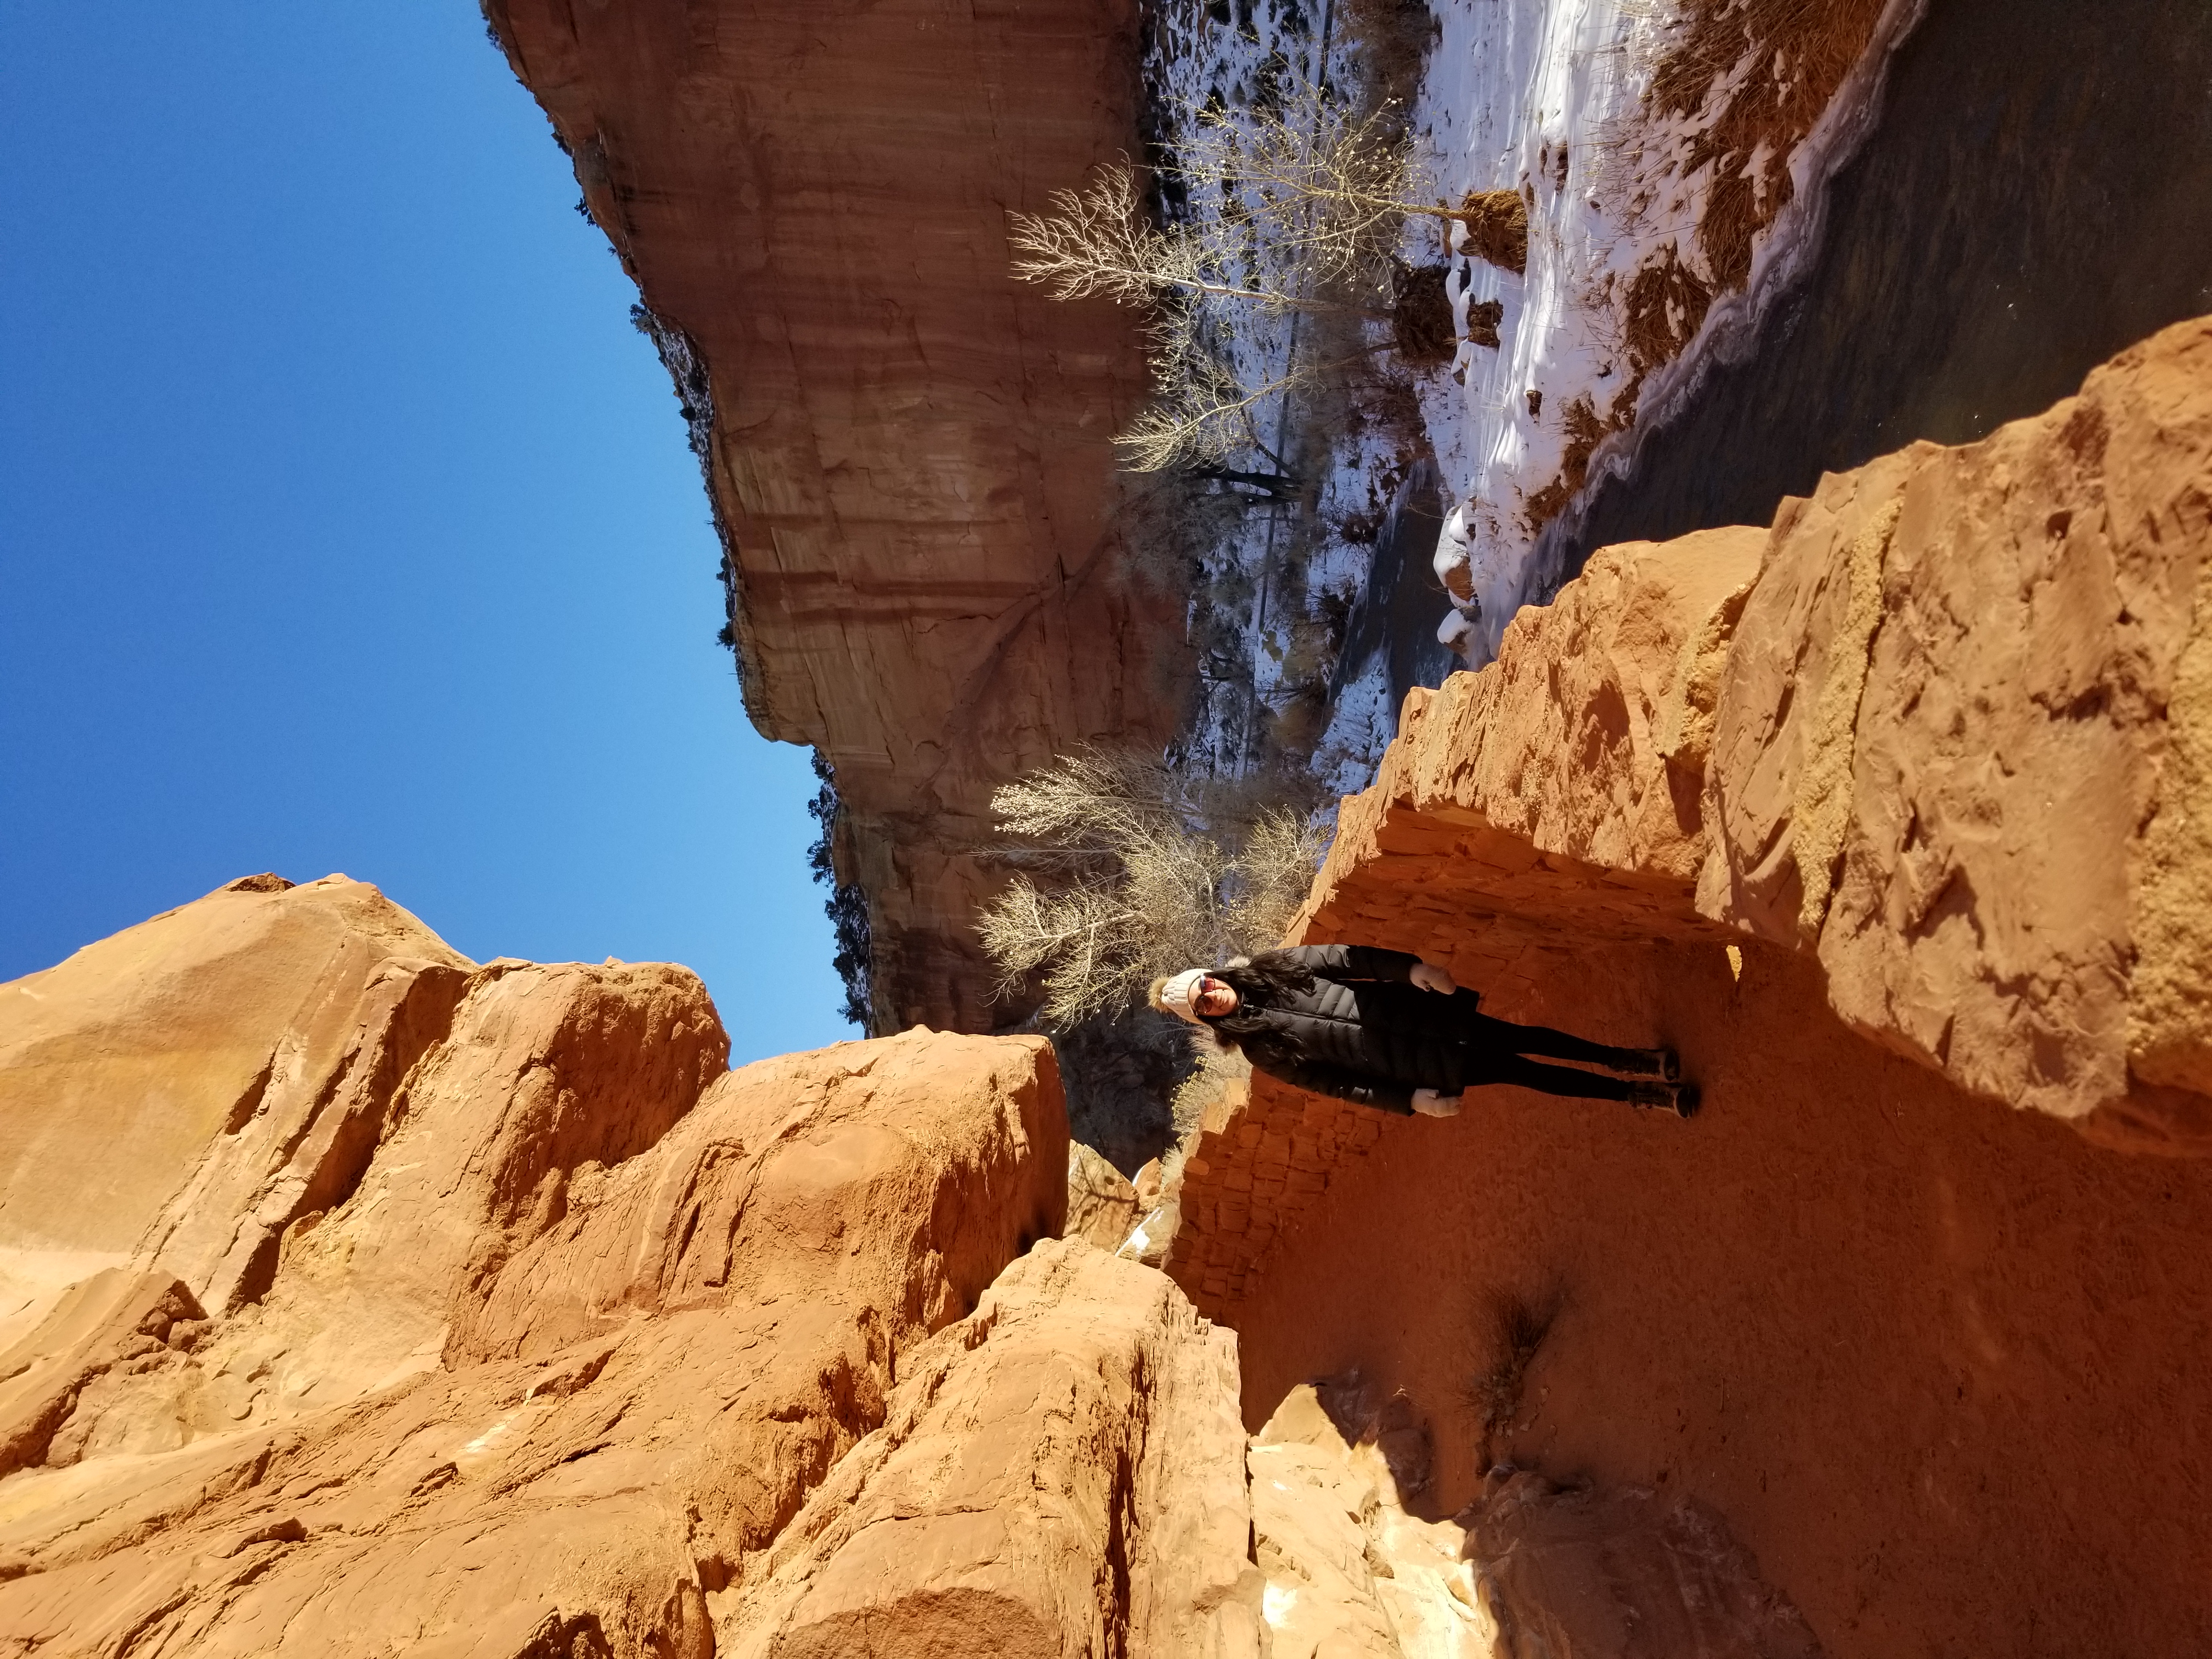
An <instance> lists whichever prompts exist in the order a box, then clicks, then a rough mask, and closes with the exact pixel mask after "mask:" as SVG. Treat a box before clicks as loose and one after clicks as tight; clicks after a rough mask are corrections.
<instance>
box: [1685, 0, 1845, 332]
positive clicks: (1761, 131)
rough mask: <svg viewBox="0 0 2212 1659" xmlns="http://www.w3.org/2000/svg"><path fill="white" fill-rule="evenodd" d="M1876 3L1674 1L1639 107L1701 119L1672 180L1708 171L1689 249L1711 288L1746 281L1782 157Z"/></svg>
mask: <svg viewBox="0 0 2212 1659" xmlns="http://www.w3.org/2000/svg"><path fill="white" fill-rule="evenodd" d="M1883 3H1884V0H1679V3H1678V5H1677V8H1676V10H1675V15H1674V29H1673V40H1672V42H1671V44H1670V45H1669V46H1668V49H1667V52H1666V54H1665V55H1664V56H1663V57H1662V58H1661V59H1660V60H1659V63H1658V64H1657V66H1656V68H1655V70H1653V73H1652V78H1651V89H1650V94H1648V108H1649V110H1650V113H1651V114H1652V115H1653V116H1654V117H1656V118H1683V119H1688V118H1694V117H1697V116H1699V114H1700V113H1701V112H1711V119H1710V120H1708V121H1707V122H1706V123H1705V125H1704V129H1703V131H1701V132H1700V133H1699V136H1698V137H1697V139H1696V141H1695V143H1693V144H1692V148H1691V150H1690V153H1689V156H1688V158H1687V160H1686V161H1685V163H1684V165H1683V172H1684V173H1695V172H1696V171H1697V170H1698V169H1699V167H1704V166H1705V165H1706V164H1707V163H1708V162H1711V164H1713V185H1712V193H1711V197H1709V198H1708V202H1707V205H1706V210H1705V217H1704V219H1703V221H1702V222H1700V223H1699V228H1698V243H1699V247H1700V248H1701V249H1702V250H1703V252H1704V253H1705V261H1706V264H1707V265H1708V267H1709V268H1710V269H1711V272H1712V276H1713V282H1714V285H1715V287H1716V289H1717V290H1718V291H1721V292H1726V291H1728V290H1729V289H1738V288H1741V287H1742V286H1743V284H1744V283H1745V282H1746V281H1747V279H1748V278H1749V276H1750V275H1751V252H1752V243H1753V240H1755V239H1756V238H1757V236H1758V234H1759V232H1760V231H1762V230H1764V229H1765V228H1766V227H1767V226H1768V225H1770V224H1771V223H1772V222H1774V216H1775V215H1777V214H1778V213H1779V212H1781V211H1782V210H1783V209H1784V207H1785V206H1787V205H1788V204H1789V202H1790V195H1791V192H1792V185H1791V184H1790V171H1789V160H1790V152H1791V151H1792V150H1794V149H1796V148H1797V146H1798V144H1799V143H1801V142H1802V141H1803V139H1804V137H1805V135H1806V134H1807V133H1808V132H1810V131H1812V130H1813V125H1814V122H1816V121H1818V120H1819V119H1820V114H1821V112H1822V111H1824V110H1826V108H1827V106H1828V103H1829V100H1831V99H1832V98H1833V97H1834V96H1835V95H1836V89H1837V88H1838V87H1840V86H1841V85H1842V84H1843V82H1844V76H1846V75H1848V74H1850V70H1851V65H1852V64H1856V63H1857V62H1858V60H1859V56H1860V54H1861V53H1863V52H1865V51H1866V49H1867V45H1868V43H1869V41H1870V40H1873V39H1874V28H1875V22H1876V21H1879V19H1880V18H1881V10H1882V5H1883ZM1745 66H1748V67H1745ZM1716 100H1717V101H1718V107H1717V110H1715V109H1714V108H1713V106H1714V104H1715V102H1716Z"/></svg>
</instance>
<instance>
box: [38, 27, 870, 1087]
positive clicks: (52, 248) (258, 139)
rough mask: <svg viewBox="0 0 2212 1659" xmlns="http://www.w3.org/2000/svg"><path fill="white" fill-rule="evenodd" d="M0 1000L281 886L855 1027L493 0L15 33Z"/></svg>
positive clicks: (771, 1033) (673, 419) (610, 282)
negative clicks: (339, 875)
mask: <svg viewBox="0 0 2212 1659" xmlns="http://www.w3.org/2000/svg"><path fill="white" fill-rule="evenodd" d="M0 130H4V132H5V136H6V141H7V154H8V156H9V183H8V186H7V190H6V195H5V200H6V208H7V217H8V220H9V228H8V229H7V231H6V232H5V234H4V239H0V422H4V429H0V767H3V768H4V770H3V771H0V775H4V778H5V783H4V793H0V807H4V817H0V825H4V827H0V980H4V979H9V978H12V977H15V975H20V974H23V973H27V972H29V971H31V970H33V969H38V968H42V967H45V966H47V965H49V964H51V963H53V962H55V961H58V959H60V958H61V957H64V956H65V955H67V954H68V953H69V952H70V951H72V950H75V949H76V947H77V946H79V945H83V944H85V943H87V942H88V941H90V940H92V939H97V938H100V937H101V936H102V935H104V934H106V933H112V932H113V931H115V930H116V929H118V928H119V927H127V926H129V925H130V924H131V923H133V922H135V921H141V920H143V918H144V917H146V916H148V915H152V914H153V913H155V912H156V911H159V910H161V909H165V908H168V907H169V906H171V905H173V904H177V903H179V902H183V901H184V900H186V899H189V898H192V897H195V896H197V895H199V894H201V893H204V892H205V891H207V890H210V889H211V888H214V887H216V886H218V885H220V884H222V883H223V882H225V881H228V880H230V879H231V878H234V877H237V876H240V875H244V874H246V873H249V872H254V871H259V870H275V871H276V872H279V873H281V874H283V875H286V876H289V877H291V878H293V879H295V880H306V879H310V878H313V877H316V876H319V875H323V874H325V873H327V872H330V871H333V870H343V871H344V872H346V873H348V874H349V875H352V876H356V877H358V878H362V879H363V880H368V881H373V882H374V883H376V884H378V885H379V886H380V887H382V888H383V889H384V890H385V891H386V892H387V893H388V894H390V895H391V896H392V897H393V898H394V899H396V900H398V902H400V903H402V904H404V905H405V906H406V907H407V908H410V910H412V911H414V912H415V913H416V915H419V916H421V917H422V919H423V920H424V921H427V922H428V923H429V924H430V926H432V927H435V928H436V929H437V930H438V931H439V932H440V933H441V934H443V935H444V936H445V937H446V939H448V940H449V941H451V942H452V943H453V945H454V946H455V947H457V948H458V949H459V950H461V951H465V952H467V953H468V954H469V955H471V956H472V957H477V958H479V959H481V958H484V957H492V956H497V955H502V954H504V955H510V956H520V957H535V958H538V959H541V960H571V959H579V960H598V959H599V958H600V957H608V956H617V957H625V958H628V959H631V960H653V959H661V960H673V961H678V962H683V963H688V964H689V965H690V966H691V967H693V968H695V969H697V970H698V971H699V972H700V974H701V975H702V976H703V977H704V978H705V980H706V981H707V984H708V987H709V988H710V989H711V990H712V991H713V992H714V995H715V999H716V1001H717V1003H718V1004H719V1005H720V1008H721V1011H722V1015H723V1018H724V1020H725V1021H726V1023H727V1024H728V1025H729V1026H730V1029H731V1036H732V1044H733V1050H734V1058H735V1059H737V1060H740V1061H742V1060H748V1059H752V1058H757V1057H758V1056H760V1055H763V1054H774V1053H780V1052H783V1051H786V1050H789V1049H794V1048H808V1047H812V1046H815V1045H817V1044H820V1043H823V1042H830V1041H834V1040H835V1039H836V1038H838V1037H841V1036H852V1035H854V1032H853V1030H852V1028H851V1027H849V1026H848V1025H847V1024H845V1023H844V1021H843V1020H842V1018H841V1017H840V1016H839V1014H838V1012H837V1008H838V1002H839V987H837V985H836V980H835V977H834V975H832V974H831V972H830V970H829V956H830V950H831V946H830V940H829V924H828V922H827V921H825V920H824V919H823V915H822V898H823V891H822V890H821V889H820V888H818V887H817V886H814V885H813V884H811V883H810V882H809V881H808V879H807V872H806V870H805V846H806V843H807V842H809V841H810V840H811V838H812V835H813V825H812V822H811V819H809V818H808V817H807V816H806V813H805V801H806V799H807V798H808V797H809V796H810V795H811V793H812V791H813V780H812V776H811V772H810V770H809V769H808V763H807V762H808V757H807V754H806V751H805V750H800V749H795V748H792V747H789V746H787V745H783V744H769V743H766V742H764V741H763V740H762V739H761V738H759V737H758V736H757V734H756V733H755V732H753V730H752V727H751V726H750V724H749V723H748V722H747V721H746V720H745V718H744V710H743V708H742V707H741V705H740V702H739V700H738V688H737V682H736V678H735V676H734V674H733V672H732V665H731V660H730V656H729V653H727V652H726V651H724V650H723V649H721V648H720V647H718V646H717V645H716V644H715V643H714V632H715V629H716V628H717V627H718V626H719V625H720V617H719V615H718V609H719V593H720V590H719V587H718V586H717V585H716V583H715V581H714V568H715V565H716V561H717V558H718V552H717V550H716V548H715V545H714V534H713V532H712V530H711V529H710V528H709V527H708V521H707V519H708V507H707V501H706V497H705V495H704V493H703V490H702V485H701V483H700V478H699V473H698V469H697V467H696V465H695V463H694V462H693V460H692V459H691V456H690V452H689V451H688V450H687V449H686V448H685V447H684V428H683V423H682V422H681V420H680V419H679V417H678V413H677V405H676V400H675V398H674V396H673V395H672V393H671V390H670V387H669V383H668V380H667V377H666V376H665V374H664V373H663V372H662V370H661V368H660V366H659V362H658V361H657V360H656V359H655V358H654V356H653V349H652V347H651V345H650V344H649V343H647V341H646V340H645V339H644V337H641V335H639V334H638V333H637V332H636V331H635V330H633V329H632V327H631V326H630V324H629V307H630V304H631V302H632V301H634V300H635V297H636V295H635V290H634V289H632V288H631V286H630V284H629V282H628V280H627V279H626V278H625V277H624V276H623V274H622V270H621V268H620V267H619V266H618V265H617V264H616V262H615V259H614V258H613V256H612V255H611V254H610V253H609V252H608V251H607V247H606V243H605V239H604V238H603V237H601V236H600V234H599V232H598V231H597V230H596V229H594V228H592V226H591V225H590V224H588V223H587V222H586V221H585V220H584V219H582V218H581V217H580V216H578V215H577V214H576V212H575V211H574V206H573V204H574V202H575V200H576V197H577V193H578V192H577V190H576V185H575V182H574V177H573V176H572V175H571V174H570V173H569V171H568V163H567V161H566V159H565V158H564V157H563V156H562V155H561V153H560V151H559V150H558V149H556V147H555V145H554V143H553V140H552V137H551V134H550V129H549V128H548V126H547V125H546V122H545V119H544V116H543V115H542V114H541V113H540V112H538V106H537V105H536V104H535V103H534V102H533V101H532V99H531V97H530V95H529V94H528V93H526V91H525V90H524V89H523V88H521V87H520V85H519V84H517V83H516V82H515V81H514V79H513V76H512V75H511V74H510V73H509V72H508V70H507V65H506V63H505V62H504V60H503V59H502V58H501V57H500V55H499V54H498V52H496V51H495V50H494V49H493V47H492V46H490V45H489V44H488V43H487V41H486V40H485V39H484V33H483V25H482V23H481V22H480V21H479V20H478V19H477V15H476V9H475V7H474V6H473V5H471V4H470V3H468V0H435V3H433V0H381V3H379V4H377V5H374V6H328V5H299V4H296V3H295V4H282V5H280V4H276V3H267V0H263V3H246V0H229V3H225V4H222V5H219V6H196V7H180V6H175V5H161V4H153V3H131V4H118V5H104V6H98V7H94V6H88V5H85V4H83V3H82V0H5V3H4V4H0Z"/></svg>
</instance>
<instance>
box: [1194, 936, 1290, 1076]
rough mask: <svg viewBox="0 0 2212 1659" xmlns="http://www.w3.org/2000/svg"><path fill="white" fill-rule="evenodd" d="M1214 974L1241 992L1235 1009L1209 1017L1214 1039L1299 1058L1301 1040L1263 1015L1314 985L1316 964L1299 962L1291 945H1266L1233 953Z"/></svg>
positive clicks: (1227, 1045)
mask: <svg viewBox="0 0 2212 1659" xmlns="http://www.w3.org/2000/svg"><path fill="white" fill-rule="evenodd" d="M1212 977H1214V978H1215V979H1218V980H1219V981H1222V982H1223V983H1224V984H1225V985H1227V986H1228V987H1230V988H1231V989H1232V990H1233V991H1235V992H1236V993H1237V1006H1236V1007H1235V1008H1234V1009H1232V1010H1231V1012H1228V1013H1225V1014H1217V1015H1214V1016H1212V1018H1207V1019H1206V1024H1208V1025H1209V1026H1211V1027H1212V1030H1213V1040H1214V1041H1215V1042H1218V1043H1219V1044H1220V1045H1221V1046H1222V1047H1223V1048H1248V1049H1249V1048H1259V1049H1263V1050H1265V1052H1266V1054H1267V1057H1270V1058H1279V1059H1281V1060H1297V1058H1299V1056H1300V1054H1302V1053H1303V1049H1302V1047H1301V1045H1300V1044H1299V1042H1298V1040H1297V1038H1296V1037H1295V1036H1291V1034H1290V1033H1289V1032H1288V1031H1285V1030H1282V1029H1281V1028H1280V1027H1279V1026H1277V1025H1275V1024H1273V1023H1272V1022H1270V1021H1268V1020H1267V1019H1265V1018H1261V1016H1262V1014H1263V1013H1264V1012H1265V1011H1266V1010H1267V1009H1269V1008H1272V1007H1274V1006H1278V1005H1279V1004H1280V1003H1282V1002H1284V1001H1285V1000H1288V999H1289V998H1291V997H1293V996H1296V995H1297V994H1299V993H1301V992H1304V991H1310V990H1312V989H1313V982H1314V976H1313V969H1310V968H1306V967H1304V966H1301V965H1300V963H1299V962H1298V960H1297V957H1293V956H1292V955H1291V954H1290V952H1289V951H1261V952H1260V953H1259V954H1258V955H1257V956H1250V957H1230V958H1229V960H1228V962H1227V963H1225V965H1224V966H1222V967H1220V968H1218V969H1213V970H1212ZM1201 1018H1203V1016H1201ZM1258 1057H1259V1056H1257V1055H1255V1058H1258Z"/></svg>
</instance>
